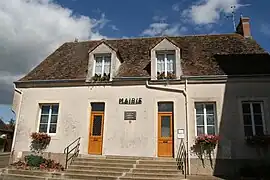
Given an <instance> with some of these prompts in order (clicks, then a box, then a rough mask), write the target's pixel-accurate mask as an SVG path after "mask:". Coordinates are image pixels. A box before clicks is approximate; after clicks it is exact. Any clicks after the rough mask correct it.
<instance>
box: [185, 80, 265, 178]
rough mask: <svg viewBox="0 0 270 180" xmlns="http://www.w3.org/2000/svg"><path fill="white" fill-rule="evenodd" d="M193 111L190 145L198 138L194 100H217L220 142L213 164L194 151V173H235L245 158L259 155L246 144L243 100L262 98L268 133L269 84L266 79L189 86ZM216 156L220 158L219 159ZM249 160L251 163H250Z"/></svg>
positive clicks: (191, 110) (192, 160)
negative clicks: (201, 158) (202, 159)
mask: <svg viewBox="0 0 270 180" xmlns="http://www.w3.org/2000/svg"><path fill="white" fill-rule="evenodd" d="M188 95H189V110H190V111H189V112H190V116H189V117H190V122H191V123H190V133H189V134H190V143H191V144H190V145H191V146H192V145H193V144H194V141H195V131H196V125H195V124H194V123H195V120H196V117H195V109H194V108H195V107H194V103H195V102H215V103H216V113H217V133H218V134H219V135H220V142H219V144H218V147H217V148H216V150H215V153H214V156H213V165H212V167H211V166H210V161H209V160H207V158H206V159H205V160H204V163H205V166H203V163H202V161H201V160H199V159H198V158H197V156H196V155H194V154H193V153H192V152H191V173H192V174H212V173H213V174H224V173H226V174H233V173H235V172H237V171H238V168H239V167H240V166H241V165H243V164H244V163H247V161H246V160H250V159H256V158H258V154H257V153H256V150H255V149H253V148H250V147H248V146H247V145H246V143H245V134H244V120H243V117H242V106H241V102H242V101H261V102H262V103H263V116H264V123H265V130H266V131H265V133H268V131H269V129H270V123H269V105H270V84H269V83H263V82H259V81H258V82H254V81H253V82H245V83H244V82H233V81H231V80H228V82H227V83H226V84H211V85H210V84H205V85H202V84H193V85H188ZM216 158H217V159H216ZM249 163H250V162H249Z"/></svg>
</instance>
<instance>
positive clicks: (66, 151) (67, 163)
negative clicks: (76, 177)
mask: <svg viewBox="0 0 270 180" xmlns="http://www.w3.org/2000/svg"><path fill="white" fill-rule="evenodd" d="M68 151H69V147H67V151H66V165H65V169H67V164H68Z"/></svg>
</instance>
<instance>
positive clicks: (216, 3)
mask: <svg viewBox="0 0 270 180" xmlns="http://www.w3.org/2000/svg"><path fill="white" fill-rule="evenodd" d="M232 6H235V10H237V9H238V8H240V7H245V6H248V4H240V0H199V1H198V2H197V3H196V4H193V5H191V6H190V7H189V8H188V9H186V10H184V11H183V12H182V17H186V18H189V19H190V20H191V21H192V22H193V23H195V24H209V23H216V22H217V21H218V20H219V19H220V17H221V14H222V13H225V14H229V13H231V12H232V10H233V9H232Z"/></svg>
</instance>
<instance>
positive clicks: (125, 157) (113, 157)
mask: <svg viewBox="0 0 270 180" xmlns="http://www.w3.org/2000/svg"><path fill="white" fill-rule="evenodd" d="M105 157H106V159H131V160H158V159H167V160H170V159H173V158H159V157H142V156H114V155H107V156H105Z"/></svg>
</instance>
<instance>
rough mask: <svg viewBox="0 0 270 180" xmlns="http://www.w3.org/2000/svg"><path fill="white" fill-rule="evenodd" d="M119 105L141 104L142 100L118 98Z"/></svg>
mask: <svg viewBox="0 0 270 180" xmlns="http://www.w3.org/2000/svg"><path fill="white" fill-rule="evenodd" d="M119 104H142V98H119Z"/></svg>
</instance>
